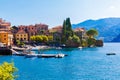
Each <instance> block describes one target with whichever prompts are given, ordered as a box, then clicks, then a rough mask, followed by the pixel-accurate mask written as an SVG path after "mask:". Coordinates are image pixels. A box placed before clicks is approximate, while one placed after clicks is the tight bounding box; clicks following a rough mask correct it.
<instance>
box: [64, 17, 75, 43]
mask: <svg viewBox="0 0 120 80" xmlns="http://www.w3.org/2000/svg"><path fill="white" fill-rule="evenodd" d="M73 34H74V33H73V30H72V26H71V22H70V18H66V20H64V22H63V29H62V43H64V44H65V43H66V41H67V40H68V38H69V36H73Z"/></svg>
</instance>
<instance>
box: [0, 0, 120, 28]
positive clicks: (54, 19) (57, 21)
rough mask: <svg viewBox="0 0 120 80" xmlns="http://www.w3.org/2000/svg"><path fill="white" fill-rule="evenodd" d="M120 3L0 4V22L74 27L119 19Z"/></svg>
mask: <svg viewBox="0 0 120 80" xmlns="http://www.w3.org/2000/svg"><path fill="white" fill-rule="evenodd" d="M119 4H120V0H0V18H3V19H4V20H6V21H8V22H11V24H12V25H16V26H18V25H31V24H36V23H44V24H47V25H49V27H55V26H57V25H62V24H63V20H65V19H66V18H67V17H70V19H71V23H72V24H76V23H80V22H82V21H85V20H87V19H94V20H96V19H99V18H108V17H120V5H119Z"/></svg>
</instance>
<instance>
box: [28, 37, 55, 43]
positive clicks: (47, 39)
mask: <svg viewBox="0 0 120 80" xmlns="http://www.w3.org/2000/svg"><path fill="white" fill-rule="evenodd" d="M30 39H31V41H35V42H48V41H49V40H50V41H52V40H53V36H46V35H36V36H31V37H30Z"/></svg>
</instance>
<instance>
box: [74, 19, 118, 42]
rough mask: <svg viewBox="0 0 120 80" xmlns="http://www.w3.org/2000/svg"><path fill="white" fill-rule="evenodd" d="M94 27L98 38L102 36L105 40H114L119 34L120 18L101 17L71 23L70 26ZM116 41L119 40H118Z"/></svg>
mask: <svg viewBox="0 0 120 80" xmlns="http://www.w3.org/2000/svg"><path fill="white" fill-rule="evenodd" d="M83 27H84V28H85V29H86V30H88V29H90V28H95V29H97V30H98V32H99V35H98V38H103V39H104V41H105V42H113V41H114V42H115V41H116V38H117V36H119V34H120V18H103V19H98V20H92V19H91V20H86V21H84V22H81V23H78V24H73V25H72V28H73V29H75V28H83ZM117 42H120V40H118V41H117Z"/></svg>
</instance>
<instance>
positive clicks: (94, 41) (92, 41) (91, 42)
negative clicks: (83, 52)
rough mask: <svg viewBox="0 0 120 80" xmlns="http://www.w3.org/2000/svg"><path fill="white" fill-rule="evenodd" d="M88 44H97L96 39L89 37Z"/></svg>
mask: <svg viewBox="0 0 120 80" xmlns="http://www.w3.org/2000/svg"><path fill="white" fill-rule="evenodd" d="M87 42H88V46H89V47H90V46H95V43H96V40H95V39H94V38H88V40H87Z"/></svg>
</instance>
